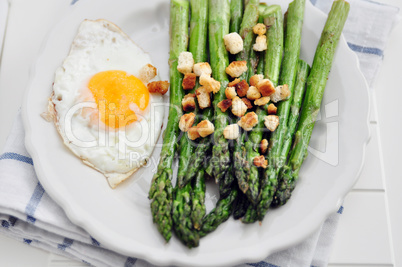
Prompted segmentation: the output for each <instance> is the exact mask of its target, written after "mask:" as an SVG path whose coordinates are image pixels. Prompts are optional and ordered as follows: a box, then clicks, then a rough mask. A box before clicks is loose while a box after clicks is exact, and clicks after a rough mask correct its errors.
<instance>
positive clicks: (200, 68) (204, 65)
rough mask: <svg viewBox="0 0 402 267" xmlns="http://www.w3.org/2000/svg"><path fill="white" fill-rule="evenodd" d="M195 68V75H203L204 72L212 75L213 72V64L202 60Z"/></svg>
mask: <svg viewBox="0 0 402 267" xmlns="http://www.w3.org/2000/svg"><path fill="white" fill-rule="evenodd" d="M193 70H194V73H195V75H197V76H201V75H202V74H206V75H209V76H211V74H212V69H211V65H209V63H208V62H200V63H197V64H195V65H194V67H193Z"/></svg>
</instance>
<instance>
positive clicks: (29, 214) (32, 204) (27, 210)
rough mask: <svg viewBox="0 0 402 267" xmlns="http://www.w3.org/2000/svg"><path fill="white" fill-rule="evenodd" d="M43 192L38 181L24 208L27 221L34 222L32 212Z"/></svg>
mask: <svg viewBox="0 0 402 267" xmlns="http://www.w3.org/2000/svg"><path fill="white" fill-rule="evenodd" d="M44 193H45V189H43V187H42V185H41V184H40V183H38V184H37V185H36V187H35V190H34V192H33V194H32V196H31V199H30V200H29V202H28V205H27V206H26V208H25V213H26V214H27V220H28V222H30V223H35V221H36V219H35V218H34V214H35V211H36V208H37V207H38V205H39V203H40V200H41V199H42V196H43V194H44Z"/></svg>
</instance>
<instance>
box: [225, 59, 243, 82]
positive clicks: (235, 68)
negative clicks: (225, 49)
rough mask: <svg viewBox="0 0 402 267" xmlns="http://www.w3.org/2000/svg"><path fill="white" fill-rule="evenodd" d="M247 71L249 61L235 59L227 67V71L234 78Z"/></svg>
mask: <svg viewBox="0 0 402 267" xmlns="http://www.w3.org/2000/svg"><path fill="white" fill-rule="evenodd" d="M246 71H247V61H233V62H232V63H230V64H229V66H228V67H226V73H227V74H229V75H230V76H231V77H232V78H237V77H239V76H240V75H242V74H243V73H244V72H246Z"/></svg>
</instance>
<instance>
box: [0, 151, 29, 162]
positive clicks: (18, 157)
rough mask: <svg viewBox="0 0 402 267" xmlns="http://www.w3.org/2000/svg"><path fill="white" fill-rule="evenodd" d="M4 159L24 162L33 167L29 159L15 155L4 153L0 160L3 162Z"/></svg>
mask: <svg viewBox="0 0 402 267" xmlns="http://www.w3.org/2000/svg"><path fill="white" fill-rule="evenodd" d="M4 159H12V160H17V161H21V162H25V163H27V164H30V165H33V161H32V159H31V158H30V157H26V156H23V155H20V154H17V153H11V152H7V153H4V154H2V155H1V156H0V160H4Z"/></svg>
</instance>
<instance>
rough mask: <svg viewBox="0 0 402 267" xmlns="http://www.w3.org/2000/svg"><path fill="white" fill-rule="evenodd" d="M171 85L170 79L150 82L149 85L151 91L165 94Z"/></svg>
mask: <svg viewBox="0 0 402 267" xmlns="http://www.w3.org/2000/svg"><path fill="white" fill-rule="evenodd" d="M169 85H170V84H169V82H168V81H157V82H151V83H148V86H147V87H148V91H149V92H150V93H160V94H162V95H164V94H166V92H167V91H168V89H169Z"/></svg>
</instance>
